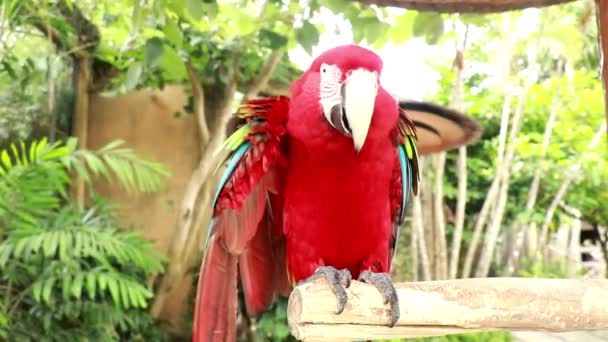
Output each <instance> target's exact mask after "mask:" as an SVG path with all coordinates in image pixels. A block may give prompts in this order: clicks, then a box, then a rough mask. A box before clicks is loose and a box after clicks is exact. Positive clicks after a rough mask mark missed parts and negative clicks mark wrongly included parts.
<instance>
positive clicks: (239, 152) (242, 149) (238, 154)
mask: <svg viewBox="0 0 608 342" xmlns="http://www.w3.org/2000/svg"><path fill="white" fill-rule="evenodd" d="M250 148H251V143H250V142H249V141H245V142H244V143H242V144H241V145H240V146H239V147H238V148H237V149H236V151H235V152H234V154H233V155H232V157H231V158H230V162H228V165H227V166H226V170H225V171H224V174H223V175H222V179H221V180H220V183H219V185H218V187H217V190H216V192H215V197H213V202H212V205H211V207H212V208H214V207H215V204H216V202H217V199H218V197H219V196H220V192H222V189H223V188H224V186H225V185H226V183H227V182H228V179H229V178H230V176H231V175H232V173H233V172H234V169H235V168H236V166H237V164H238V163H239V162H240V161H241V159H242V158H243V156H244V155H245V153H247V151H249V149H250Z"/></svg>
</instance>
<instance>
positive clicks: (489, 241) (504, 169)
mask: <svg viewBox="0 0 608 342" xmlns="http://www.w3.org/2000/svg"><path fill="white" fill-rule="evenodd" d="M532 82H533V81H530V82H529V83H528V84H527V86H526V87H525V88H524V90H523V92H522V94H521V95H520V97H519V101H518V103H517V108H516V110H515V115H514V116H513V122H512V125H511V134H510V137H509V140H510V141H509V146H508V147H507V151H506V153H505V158H504V160H503V161H502V163H501V164H500V166H499V168H498V171H497V175H496V177H497V178H498V184H499V189H500V190H499V191H498V198H497V201H496V212H495V213H494V215H493V216H492V221H491V224H490V226H489V227H488V231H487V232H486V237H485V241H484V244H483V247H482V249H481V254H480V257H479V263H478V265H477V272H476V273H475V276H476V277H478V278H483V277H486V276H487V275H488V272H489V271H490V264H491V262H492V258H493V255H494V249H495V248H496V240H497V238H498V234H499V233H500V226H501V224H502V218H503V215H504V211H505V208H506V205H507V196H508V193H509V179H510V176H511V161H512V160H513V156H514V155H515V148H516V147H517V137H518V136H519V131H520V129H521V123H522V119H523V112H524V104H525V97H526V93H527V91H528V88H529V87H530V86H531V85H532Z"/></svg>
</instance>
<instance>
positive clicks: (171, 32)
mask: <svg viewBox="0 0 608 342" xmlns="http://www.w3.org/2000/svg"><path fill="white" fill-rule="evenodd" d="M163 32H164V33H165V37H167V40H169V42H171V44H173V45H175V47H176V48H178V49H181V47H182V44H183V38H182V33H181V32H180V31H179V28H178V27H177V23H176V22H175V20H167V24H166V25H165V28H164V30H163Z"/></svg>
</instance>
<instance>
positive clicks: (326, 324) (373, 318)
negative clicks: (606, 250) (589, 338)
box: [287, 278, 608, 341]
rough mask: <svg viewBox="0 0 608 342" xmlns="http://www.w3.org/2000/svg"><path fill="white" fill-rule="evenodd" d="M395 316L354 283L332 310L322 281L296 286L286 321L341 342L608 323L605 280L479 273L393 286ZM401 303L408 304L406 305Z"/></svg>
mask: <svg viewBox="0 0 608 342" xmlns="http://www.w3.org/2000/svg"><path fill="white" fill-rule="evenodd" d="M395 288H396V289H397V293H398V296H399V305H400V306H401V308H402V309H401V317H400V318H399V320H398V321H397V325H396V326H395V327H393V328H389V327H388V326H387V324H388V322H389V319H390V315H389V311H388V310H387V306H385V305H383V300H382V296H381V294H380V292H379V291H378V290H377V289H376V288H374V287H373V286H371V285H369V284H365V283H361V282H358V281H353V282H352V283H351V286H350V287H349V288H348V289H346V292H347V295H348V303H347V305H346V308H345V309H344V311H343V312H342V313H341V314H339V315H336V314H335V312H336V307H337V301H336V296H335V294H334V293H333V292H332V290H331V289H330V288H329V286H328V285H327V282H326V281H325V280H321V279H320V280H316V281H313V282H309V283H305V284H302V285H300V286H297V287H296V288H295V289H294V290H293V292H292V293H291V295H290V297H289V304H288V309H287V312H288V321H289V327H290V330H291V333H292V334H293V335H294V337H296V338H297V339H298V340H304V341H309V340H315V341H323V340H326V341H336V340H339V341H344V340H369V339H372V340H373V339H389V338H393V339H394V338H409V337H422V336H438V335H447V334H454V333H469V332H475V331H493V330H537V331H575V330H600V329H608V280H605V279H585V280H580V279H576V280H575V279H539V278H535V279H533V278H481V279H460V280H450V281H429V282H413V283H401V284H395ZM406 308H407V310H406Z"/></svg>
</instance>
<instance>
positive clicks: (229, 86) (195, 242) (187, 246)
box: [151, 52, 282, 319]
mask: <svg viewBox="0 0 608 342" xmlns="http://www.w3.org/2000/svg"><path fill="white" fill-rule="evenodd" d="M281 55H282V52H281V53H278V52H275V53H272V54H271V55H270V56H269V58H268V59H267V61H266V62H265V64H264V66H262V68H261V69H260V73H264V75H258V76H257V77H256V78H255V79H254V82H252V83H251V84H250V85H249V87H250V88H251V89H254V90H255V91H251V92H248V96H250V97H255V96H256V95H257V91H258V90H259V89H263V88H264V87H265V85H266V82H268V80H269V78H270V76H269V75H266V74H272V73H273V72H274V69H275V68H276V66H277V64H278V61H277V59H280V57H281ZM186 68H187V70H188V74H189V77H190V85H191V88H192V95H193V108H194V115H195V116H196V118H197V124H198V135H199V139H200V141H201V144H200V146H201V150H200V154H201V157H200V161H199V164H198V165H197V167H196V168H195V169H194V170H193V173H192V176H191V177H190V180H189V182H188V185H187V186H186V190H185V192H184V197H183V199H182V203H181V205H180V211H179V215H178V217H177V223H176V224H177V228H176V233H175V235H174V236H173V240H172V241H171V246H170V249H169V253H168V254H169V257H170V260H171V262H170V263H169V265H168V267H167V270H166V272H165V274H164V275H163V277H162V279H161V281H160V285H159V287H158V289H157V291H156V296H155V300H154V303H153V305H152V309H151V312H152V315H153V316H154V317H157V318H165V319H167V318H168V317H166V314H165V311H166V307H167V306H168V304H167V303H168V302H169V301H170V298H172V297H173V294H174V293H175V292H174V291H178V290H180V289H179V288H178V287H177V285H178V284H180V283H181V282H183V281H184V279H187V277H188V275H189V273H190V272H191V270H192V269H193V268H194V269H196V271H195V272H197V271H198V266H199V265H197V263H200V254H201V252H202V249H203V247H204V240H205V238H204V236H205V235H206V234H205V232H206V230H207V226H208V222H209V221H210V218H211V203H210V202H211V198H212V197H211V194H212V193H213V191H214V190H215V186H216V183H217V179H218V176H220V175H221V172H220V173H219V174H213V172H214V170H215V167H216V164H217V161H218V160H219V158H221V156H220V157H218V156H215V152H216V151H217V149H218V148H219V147H220V145H221V143H222V142H223V141H224V140H225V138H226V130H225V126H226V123H227V121H228V119H229V118H230V116H231V114H232V113H233V105H234V98H235V95H236V90H237V88H236V87H237V85H236V81H235V77H234V75H229V81H228V82H227V83H225V84H222V83H219V84H220V85H219V86H216V87H212V88H204V87H203V86H202V85H203V83H202V82H201V81H200V80H199V78H198V75H197V72H196V70H194V69H193V67H192V66H191V65H190V64H189V63H186ZM259 82H262V83H261V84H260V83H259Z"/></svg>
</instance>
